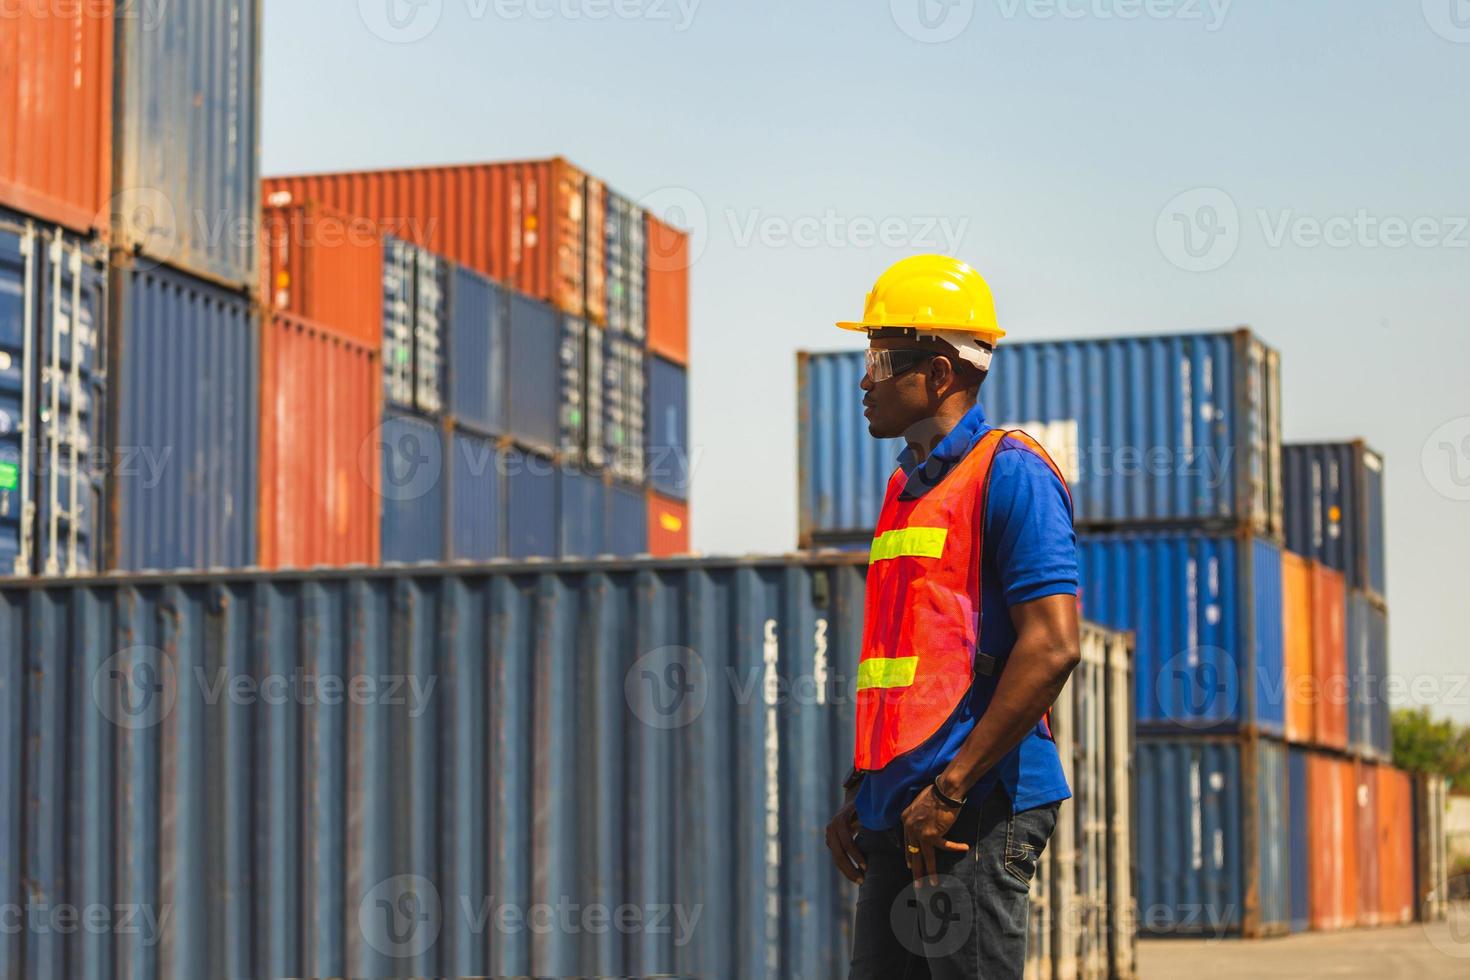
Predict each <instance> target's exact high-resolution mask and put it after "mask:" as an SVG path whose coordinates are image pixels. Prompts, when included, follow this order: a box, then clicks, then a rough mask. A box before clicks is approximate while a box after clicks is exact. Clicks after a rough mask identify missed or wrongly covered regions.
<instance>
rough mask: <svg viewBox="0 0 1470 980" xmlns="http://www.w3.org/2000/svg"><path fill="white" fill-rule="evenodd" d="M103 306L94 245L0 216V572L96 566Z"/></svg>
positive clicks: (68, 571)
mask: <svg viewBox="0 0 1470 980" xmlns="http://www.w3.org/2000/svg"><path fill="white" fill-rule="evenodd" d="M74 310H75V311H76V313H75V315H74V313H73V311H74ZM107 312H108V311H107V269H106V262H105V259H104V258H103V253H102V251H101V250H100V249H99V248H97V247H95V246H91V245H88V244H87V243H85V242H84V241H83V240H81V239H78V238H77V237H75V236H73V235H71V234H68V233H65V232H58V231H56V230H50V231H40V230H37V228H36V226H35V225H34V224H33V223H31V222H29V221H26V220H24V219H21V218H19V217H18V216H16V217H13V218H12V217H11V216H9V215H5V214H0V574H6V575H8V574H11V573H12V572H13V573H14V574H18V575H29V574H40V575H78V574H86V573H88V572H92V571H95V570H97V568H98V567H99V565H100V557H101V540H102V534H101V531H102V520H103V515H104V514H105V513H106V509H105V507H104V506H103V499H104V492H105V486H104V482H105V474H106V472H107V466H106V464H105V463H104V462H102V461H101V460H99V458H98V457H97V455H96V453H97V451H99V450H101V448H102V447H103V445H104V443H105V440H104V438H103V429H102V414H103V412H102V409H103V405H104V403H105V400H106V387H105V385H106V381H105V379H106V363H105V358H106V341H105V337H106V331H105V329H104V324H105V323H106V319H107Z"/></svg>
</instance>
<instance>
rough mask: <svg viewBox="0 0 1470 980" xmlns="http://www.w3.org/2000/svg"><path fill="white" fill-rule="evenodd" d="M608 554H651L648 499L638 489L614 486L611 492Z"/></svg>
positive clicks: (608, 502) (608, 510) (608, 516)
mask: <svg viewBox="0 0 1470 980" xmlns="http://www.w3.org/2000/svg"><path fill="white" fill-rule="evenodd" d="M607 550H608V551H609V552H610V553H612V554H614V555H646V554H648V498H647V496H646V495H645V494H644V492H643V491H642V490H640V489H638V488H636V487H625V486H622V485H620V484H617V483H614V484H613V485H612V486H611V487H609V488H608V491H607Z"/></svg>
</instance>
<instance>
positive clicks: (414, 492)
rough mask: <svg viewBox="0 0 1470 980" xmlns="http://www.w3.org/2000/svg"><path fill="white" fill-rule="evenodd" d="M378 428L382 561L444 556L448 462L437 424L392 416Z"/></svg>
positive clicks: (419, 560)
mask: <svg viewBox="0 0 1470 980" xmlns="http://www.w3.org/2000/svg"><path fill="white" fill-rule="evenodd" d="M378 433H379V436H378V438H379V440H380V442H381V446H380V448H381V455H382V458H383V482H382V487H381V494H382V508H383V509H382V525H381V526H382V535H381V536H382V542H383V544H382V548H383V561H385V562H424V561H443V560H444V505H445V501H444V497H445V493H444V467H445V461H444V442H443V436H442V434H441V432H440V430H439V428H438V427H437V426H435V425H433V424H430V423H428V422H425V421H424V420H422V419H417V418H411V417H409V416H393V415H390V416H387V417H386V418H384V419H383V424H382V426H381V427H379V429H378Z"/></svg>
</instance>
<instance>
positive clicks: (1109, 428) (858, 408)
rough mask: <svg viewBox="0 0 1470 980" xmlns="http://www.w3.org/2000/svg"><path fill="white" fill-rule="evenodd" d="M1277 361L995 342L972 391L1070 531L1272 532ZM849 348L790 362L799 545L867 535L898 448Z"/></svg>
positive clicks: (1207, 347) (1261, 352) (1165, 345)
mask: <svg viewBox="0 0 1470 980" xmlns="http://www.w3.org/2000/svg"><path fill="white" fill-rule="evenodd" d="M1279 374H1280V372H1279V358H1278V355H1277V353H1276V352H1275V351H1273V350H1271V349H1270V348H1268V347H1266V346H1265V344H1263V343H1261V341H1260V340H1258V339H1257V338H1256V337H1254V336H1253V335H1252V334H1251V333H1249V332H1248V331H1245V330H1240V331H1236V332H1234V333H1218V334H1179V335H1169V336H1157V337H1135V338H1126V339H1120V340H1075V341H1040V342H1035V343H1019V344H1002V345H1001V347H1000V348H999V350H998V351H997V352H996V356H995V361H994V365H993V367H992V369H991V371H990V376H989V378H988V380H986V382H985V384H984V386H983V387H982V388H981V391H980V401H981V403H982V405H984V407H985V410H986V414H987V416H988V418H989V419H990V421H991V422H992V423H993V424H995V425H998V426H1004V427H1007V428H1021V429H1025V430H1026V431H1027V432H1029V433H1030V434H1031V435H1032V436H1034V437H1035V438H1036V439H1037V440H1038V441H1040V442H1041V443H1042V445H1043V446H1045V447H1046V448H1047V451H1048V452H1049V453H1050V454H1051V455H1052V456H1053V457H1054V458H1055V459H1056V461H1057V464H1058V465H1059V466H1060V467H1061V468H1062V470H1063V472H1064V473H1065V474H1066V475H1067V478H1068V482H1069V483H1070V484H1071V486H1072V496H1073V500H1074V503H1075V505H1076V514H1077V522H1078V525H1079V526H1084V527H1107V526H1113V525H1118V524H1123V523H1128V524H1139V523H1146V524H1147V523H1152V524H1182V523H1188V524H1198V523H1201V522H1208V523H1210V524H1212V525H1215V526H1221V527H1231V528H1238V527H1248V528H1251V529H1253V530H1254V531H1255V532H1256V533H1257V534H1260V535H1262V536H1265V537H1270V538H1273V539H1278V538H1279V537H1280V534H1281V520H1282V518H1281V421H1280V408H1279V406H1280V377H1279ZM862 377H863V354H862V352H861V351H860V350H857V351H845V352H838V353H819V354H814V353H806V352H801V353H799V354H798V355H797V383H798V399H799V402H800V408H799V423H798V425H799V447H800V461H801V466H800V501H799V503H800V512H799V524H800V534H801V544H802V546H804V547H810V546H812V545H813V544H816V543H820V541H821V540H822V538H823V537H824V536H838V537H840V536H844V535H849V534H852V533H854V532H865V531H871V529H872V527H873V525H874V524H875V523H876V522H877V518H878V510H879V508H880V507H881V505H882V497H883V490H884V487H885V486H886V485H887V482H888V477H889V476H890V475H891V474H892V473H893V470H894V468H895V466H896V463H895V460H896V459H897V457H898V453H899V451H900V450H901V449H902V444H901V441H900V440H898V439H889V440H884V441H883V442H882V443H879V442H878V441H877V440H874V439H873V438H872V437H871V436H869V434H868V425H867V421H866V420H865V419H864V418H863V415H862V392H861V390H860V389H859V388H858V383H859V381H860V380H861V379H862Z"/></svg>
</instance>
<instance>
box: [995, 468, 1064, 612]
mask: <svg viewBox="0 0 1470 980" xmlns="http://www.w3.org/2000/svg"><path fill="white" fill-rule="evenodd" d="M985 550H986V552H987V553H988V554H989V555H990V556H991V558H992V560H993V561H994V568H995V572H996V574H997V575H998V576H999V579H1000V581H999V582H998V583H997V584H998V585H999V586H1000V589H1001V593H1002V594H1003V595H1004V596H1005V601H1006V605H1008V606H1014V605H1018V604H1020V603H1023V602H1031V601H1033V600H1036V599H1041V598H1045V597H1046V596H1050V595H1076V594H1077V577H1078V576H1077V535H1076V532H1075V531H1073V529H1072V506H1071V503H1070V501H1069V500H1068V498H1067V491H1066V488H1064V487H1063V486H1062V482H1061V480H1059V479H1057V475H1056V474H1055V473H1053V472H1052V471H1051V467H1049V466H1047V465H1046V462H1045V461H1044V460H1042V459H1041V458H1040V457H1039V456H1037V455H1036V454H1035V453H1033V452H1030V451H1029V450H1026V449H1022V448H1020V447H1019V446H1016V445H1014V444H1012V443H1003V444H1002V445H1001V447H1000V451H999V452H997V453H996V456H995V462H994V463H993V464H992V469H991V477H990V493H989V501H988V504H987V511H986V517H985Z"/></svg>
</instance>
